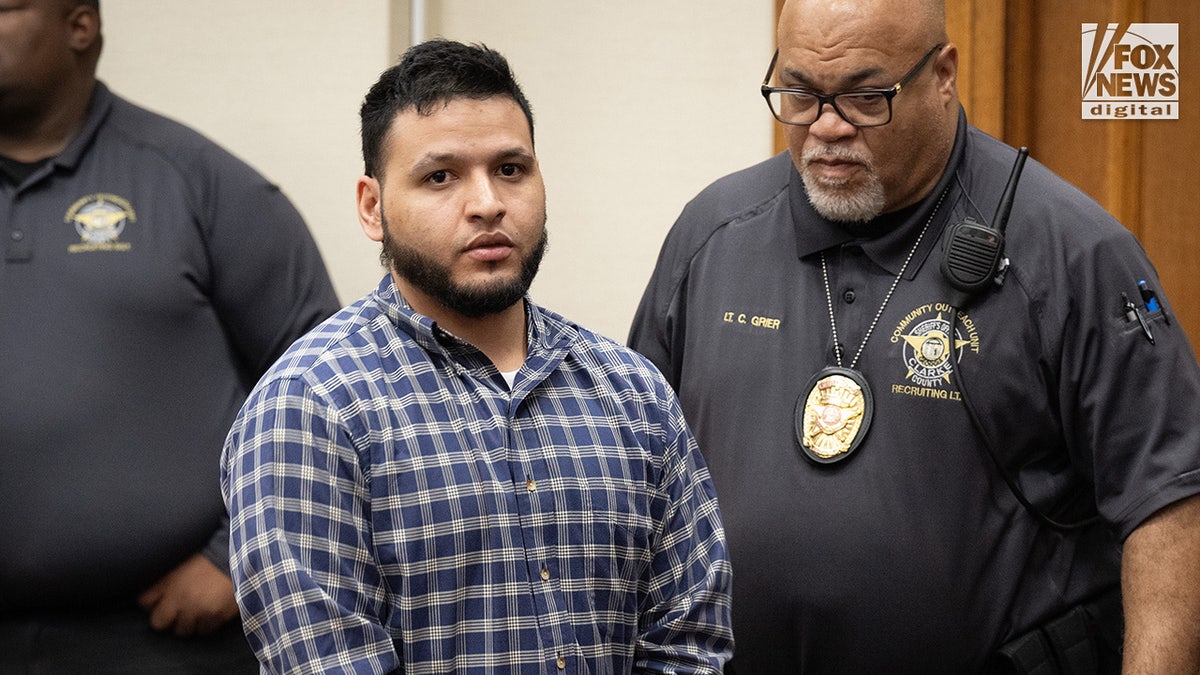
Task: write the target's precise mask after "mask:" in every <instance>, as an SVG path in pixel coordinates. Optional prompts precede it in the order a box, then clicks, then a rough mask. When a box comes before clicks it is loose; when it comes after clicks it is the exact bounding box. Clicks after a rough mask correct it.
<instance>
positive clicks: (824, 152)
mask: <svg viewBox="0 0 1200 675" xmlns="http://www.w3.org/2000/svg"><path fill="white" fill-rule="evenodd" d="M800 161H801V163H802V164H804V165H805V166H808V165H809V164H812V163H813V162H819V161H838V162H853V163H855V164H861V165H863V166H864V167H866V168H867V169H869V170H873V169H874V167H873V166H872V165H871V160H870V159H868V158H867V157H865V156H863V155H861V154H859V153H857V152H855V151H853V150H851V149H850V148H846V147H843V146H840V145H823V146H820V147H816V148H809V149H808V150H805V151H804V152H803V153H802V154H801V155H800Z"/></svg>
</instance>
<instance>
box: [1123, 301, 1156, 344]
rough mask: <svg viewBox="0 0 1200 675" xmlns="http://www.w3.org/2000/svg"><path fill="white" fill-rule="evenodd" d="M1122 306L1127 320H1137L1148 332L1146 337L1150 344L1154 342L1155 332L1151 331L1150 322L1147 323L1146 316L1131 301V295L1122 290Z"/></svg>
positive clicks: (1144, 331) (1145, 331)
mask: <svg viewBox="0 0 1200 675" xmlns="http://www.w3.org/2000/svg"><path fill="white" fill-rule="evenodd" d="M1121 303H1122V304H1121V308H1122V309H1123V310H1124V311H1125V321H1126V322H1129V321H1137V322H1138V325H1140V326H1141V327H1142V332H1143V333H1145V334H1146V339H1147V340H1149V341H1150V344H1154V334H1153V333H1151V332H1150V324H1148V323H1146V319H1145V317H1143V316H1142V313H1141V312H1140V311H1138V308H1137V305H1135V304H1133V303H1132V302H1130V301H1129V296H1128V295H1126V294H1125V291H1121Z"/></svg>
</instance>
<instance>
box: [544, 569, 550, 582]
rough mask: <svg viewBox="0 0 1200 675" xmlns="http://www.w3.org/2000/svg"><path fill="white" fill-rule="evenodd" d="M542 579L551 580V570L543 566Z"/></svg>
mask: <svg viewBox="0 0 1200 675" xmlns="http://www.w3.org/2000/svg"><path fill="white" fill-rule="evenodd" d="M542 581H550V570H548V569H546V568H545V567H543V568H542Z"/></svg>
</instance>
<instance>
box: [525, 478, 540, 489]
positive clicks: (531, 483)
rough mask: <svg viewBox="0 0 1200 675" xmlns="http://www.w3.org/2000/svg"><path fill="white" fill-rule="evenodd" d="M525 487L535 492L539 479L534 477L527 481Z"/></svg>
mask: <svg viewBox="0 0 1200 675" xmlns="http://www.w3.org/2000/svg"><path fill="white" fill-rule="evenodd" d="M525 489H526V490H529V491H530V492H533V491H534V490H536V489H537V481H536V480H534V479H532V478H530V479H529V480H527V481H525Z"/></svg>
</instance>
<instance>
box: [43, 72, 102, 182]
mask: <svg viewBox="0 0 1200 675" xmlns="http://www.w3.org/2000/svg"><path fill="white" fill-rule="evenodd" d="M114 98H115V97H114V96H113V94H112V92H110V91H109V90H108V87H106V86H105V85H104V83H103V82H101V81H99V80H96V86H95V88H94V89H93V90H92V100H91V102H90V103H88V112H87V119H85V120H84V122H83V126H82V127H81V128H80V129H79V133H77V134H75V138H72V139H71V142H70V143H67V147H66V148H64V149H63V151H62V152H60V153H59V154H58V156H57V157H55V158H54V159H53V160H52V163H53V164H54V165H55V166H61V167H63V168H66V169H74V168H75V167H76V166H78V165H79V162H80V161H81V160H82V159H83V155H84V153H85V152H86V151H87V148H88V146H90V145H91V144H92V141H93V139H95V137H96V133H97V131H98V130H99V129H100V125H101V124H102V123H103V122H104V118H105V117H108V113H109V111H110V110H112V106H113V99H114Z"/></svg>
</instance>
